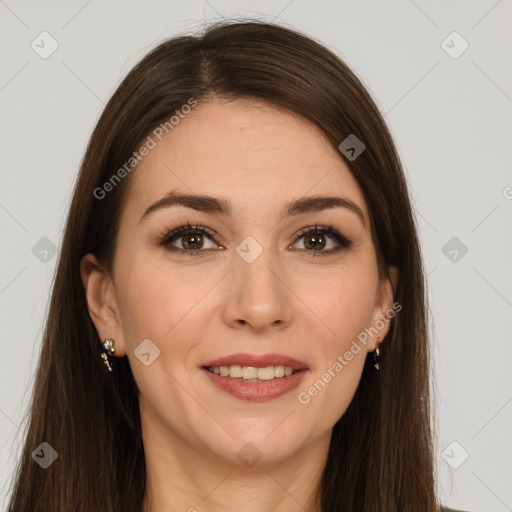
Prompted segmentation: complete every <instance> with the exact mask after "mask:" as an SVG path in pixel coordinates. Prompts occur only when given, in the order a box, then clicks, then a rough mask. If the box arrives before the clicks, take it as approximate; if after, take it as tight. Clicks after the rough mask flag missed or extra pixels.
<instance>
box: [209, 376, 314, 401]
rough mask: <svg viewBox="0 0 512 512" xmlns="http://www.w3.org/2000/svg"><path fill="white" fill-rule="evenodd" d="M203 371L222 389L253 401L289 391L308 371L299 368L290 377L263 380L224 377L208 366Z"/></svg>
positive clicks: (275, 396)
mask: <svg viewBox="0 0 512 512" xmlns="http://www.w3.org/2000/svg"><path fill="white" fill-rule="evenodd" d="M202 371H203V372H204V373H205V374H206V375H207V376H208V378H209V379H210V381H211V382H212V383H213V384H215V385H216V386H217V387H218V388H219V389H221V390H222V391H225V392H227V393H229V394H230V395H232V396H234V397H235V398H240V399H241V400H251V401H253V402H263V401H265V400H272V399H274V398H279V397H280V396H282V395H284V394H286V393H289V392H290V391H292V390H293V389H295V388H296V387H297V386H298V385H299V384H300V382H301V380H302V379H303V378H304V376H305V375H306V373H308V371H307V370H299V371H298V372H296V373H293V374H292V375H288V377H280V378H276V379H274V380H267V381H261V382H248V381H244V380H243V379H232V378H231V377H222V376H221V375H216V374H215V373H213V372H211V371H209V370H207V369H206V368H203V369H202Z"/></svg>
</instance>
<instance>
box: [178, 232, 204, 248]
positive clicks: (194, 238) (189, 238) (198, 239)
mask: <svg viewBox="0 0 512 512" xmlns="http://www.w3.org/2000/svg"><path fill="white" fill-rule="evenodd" d="M180 238H182V239H183V241H182V242H181V244H182V246H183V248H184V249H201V248H202V247H203V244H204V240H203V235H200V234H198V233H191V234H187V235H183V236H181V237H180Z"/></svg>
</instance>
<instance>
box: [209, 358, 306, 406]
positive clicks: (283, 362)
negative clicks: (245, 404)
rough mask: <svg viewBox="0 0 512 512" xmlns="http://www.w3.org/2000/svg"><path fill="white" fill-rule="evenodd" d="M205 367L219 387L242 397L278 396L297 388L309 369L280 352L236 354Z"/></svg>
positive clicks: (260, 398) (255, 398) (253, 398)
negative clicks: (257, 354)
mask: <svg viewBox="0 0 512 512" xmlns="http://www.w3.org/2000/svg"><path fill="white" fill-rule="evenodd" d="M202 370H203V371H205V374H206V375H207V376H208V377H209V380H210V382H212V383H213V384H214V385H215V386H216V387H217V388H219V389H221V390H222V391H225V392H227V393H229V394H231V395H232V396H234V397H236V398H239V399H242V400H252V401H258V402H260V401H263V400H271V399H274V398H278V397H280V396H282V395H284V394H286V393H288V392H290V391H291V390H293V389H295V388H296V387H297V386H298V385H299V383H300V382H301V381H302V379H303V378H304V376H305V375H306V373H307V372H308V370H309V368H308V367H307V365H306V364H305V363H303V362H301V361H298V360H297V359H294V358H291V357H288V356H283V355H280V354H267V355H264V356H255V355H251V354H235V355H232V356H228V357H224V358H221V359H217V360H215V361H209V362H207V363H205V364H204V365H203V366H202Z"/></svg>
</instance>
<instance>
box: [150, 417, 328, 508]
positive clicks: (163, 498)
mask: <svg viewBox="0 0 512 512" xmlns="http://www.w3.org/2000/svg"><path fill="white" fill-rule="evenodd" d="M143 437H144V452H145V456H146V484H147V486H146V496H145V500H144V506H143V512H161V511H163V510H165V511H169V512H171V511H175V510H176V511H183V512H217V511H219V512H220V511H222V512H235V511H237V512H238V511H239V510H244V512H266V511H268V512H270V511H272V512H295V511H297V512H304V511H305V510H308V511H311V512H321V508H320V501H319V492H318V490H319V488H320V481H321V475H322V470H323V468H324V466H325V462H326V460H327V453H328V449H329V442H330V437H331V432H330V431H328V432H327V433H326V434H325V435H324V436H322V437H321V438H319V439H317V440H315V441H314V442H312V443H311V444H310V445H308V446H305V447H302V448H301V449H300V450H299V451H297V452H295V453H294V454H293V455H291V456H290V457H289V458H287V459H286V460H277V461H276V460H274V461H272V460H271V461H270V462H269V461H267V462H264V460H265V458H264V457H263V458H262V459H261V460H260V461H258V462H257V463H256V464H254V465H252V466H251V467H248V466H246V465H244V464H242V463H241V462H240V461H239V460H238V459H234V460H229V459H227V458H219V457H218V456H217V455H216V454H213V453H211V452H209V453H207V452H205V450H201V451H200V450H198V449H197V447H193V446H190V445H188V444H186V443H185V441H184V440H183V439H180V438H178V437H176V436H175V434H173V433H171V432H169V430H168V429H164V428H163V427H162V428H158V427H156V426H155V425H152V426H147V428H146V429H144V428H143Z"/></svg>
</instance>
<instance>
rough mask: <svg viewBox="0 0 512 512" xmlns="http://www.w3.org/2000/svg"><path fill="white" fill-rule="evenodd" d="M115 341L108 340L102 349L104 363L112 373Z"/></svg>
mask: <svg viewBox="0 0 512 512" xmlns="http://www.w3.org/2000/svg"><path fill="white" fill-rule="evenodd" d="M114 351H115V349H114V340H112V339H108V340H105V342H104V343H103V345H102V348H101V357H102V358H103V362H104V363H105V365H106V367H107V368H108V371H109V372H111V371H112V362H113V359H112V358H111V357H110V356H111V355H112V354H113V353H114Z"/></svg>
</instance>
